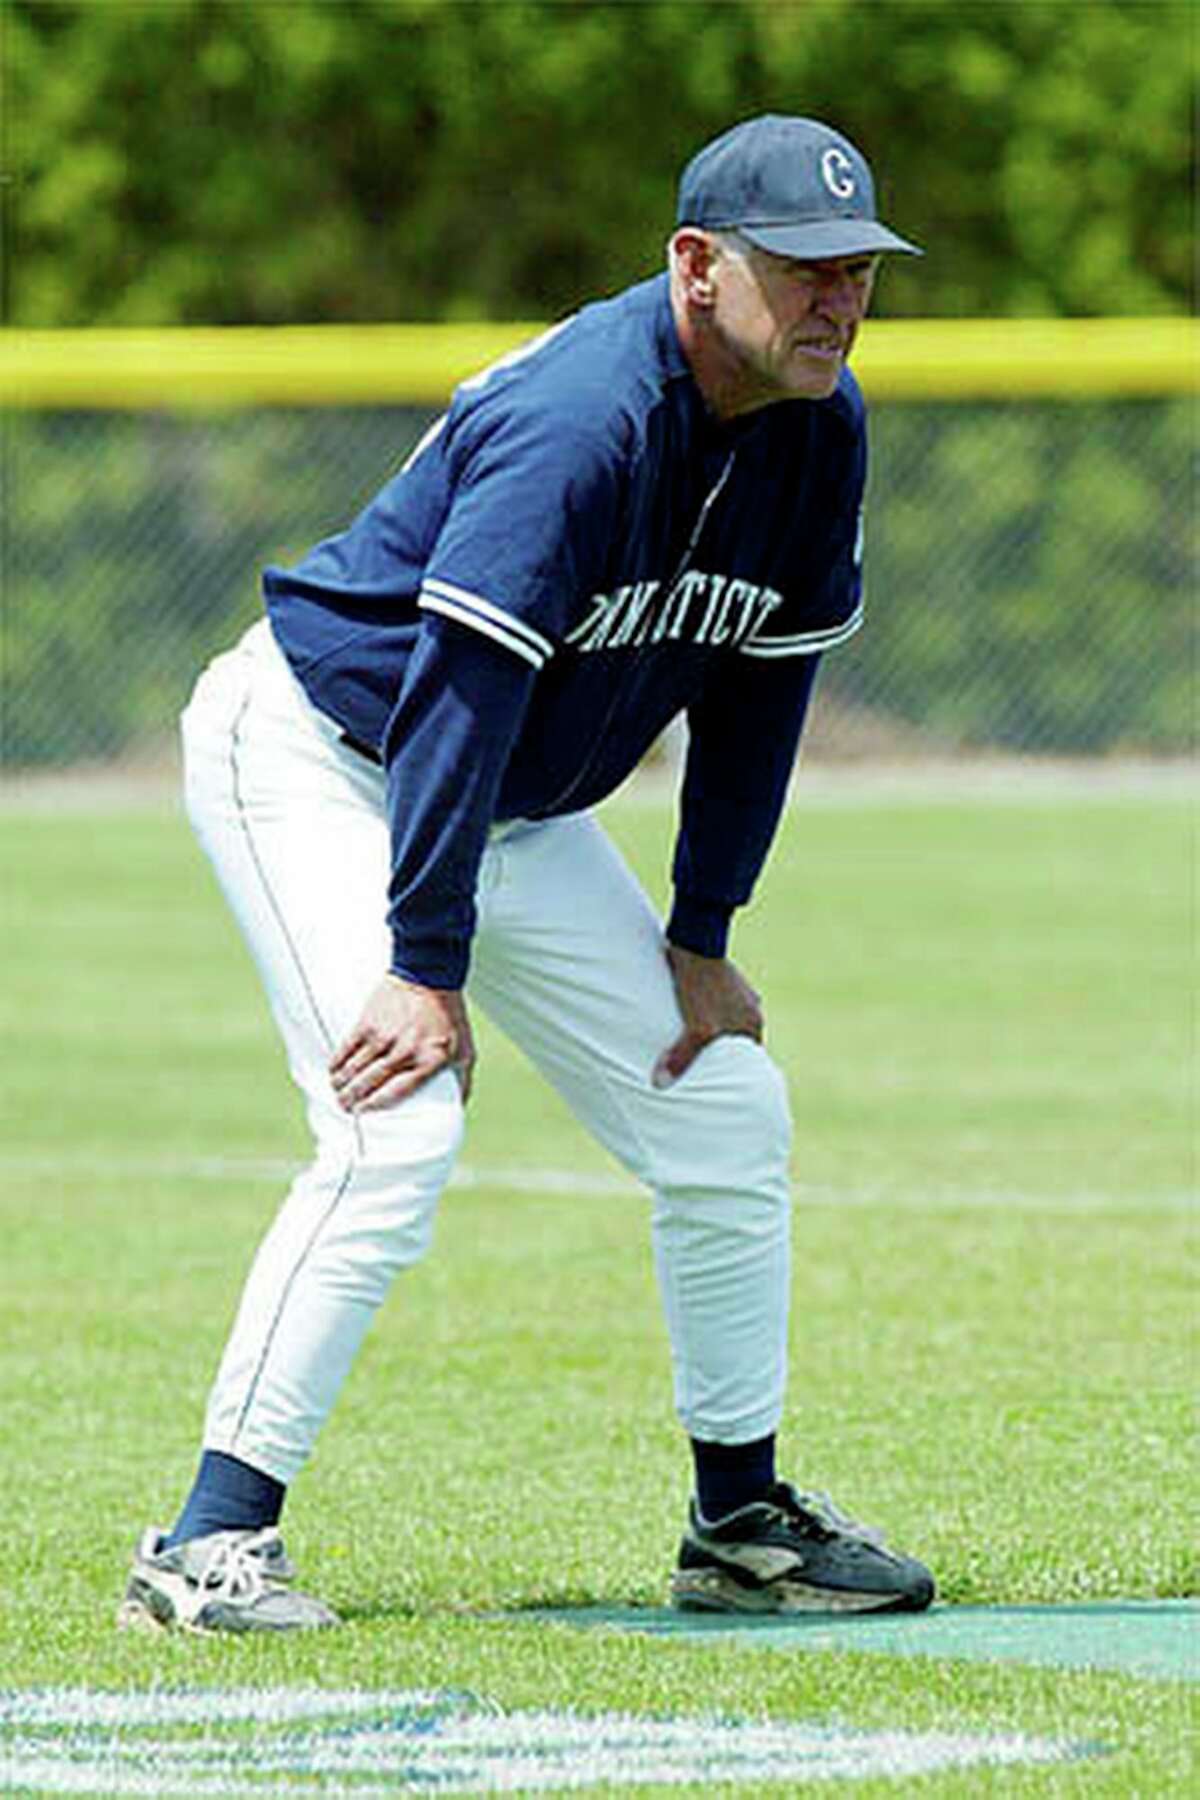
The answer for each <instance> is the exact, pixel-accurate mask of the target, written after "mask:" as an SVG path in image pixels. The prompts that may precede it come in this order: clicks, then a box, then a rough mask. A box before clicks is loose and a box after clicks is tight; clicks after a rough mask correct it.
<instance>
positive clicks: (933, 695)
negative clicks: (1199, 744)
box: [0, 398, 1196, 772]
mask: <svg viewBox="0 0 1200 1800" xmlns="http://www.w3.org/2000/svg"><path fill="white" fill-rule="evenodd" d="M1194 404H1195V403H1194V401H1192V400H1191V399H1189V398H1176V399H1145V400H1124V401H1111V400H1105V401H1092V400H1076V401H1070V402H1054V401H1019V402H1018V401H1014V402H1011V403H1008V402H987V403H984V402H972V403H960V404H955V405H921V404H915V403H908V402H901V401H891V402H884V403H881V404H876V405H875V406H874V407H873V409H872V421H873V427H872V447H873V459H872V475H871V483H870V492H869V505H868V530H867V600H868V623H867V626H866V628H865V629H864V630H863V631H862V632H861V633H860V634H859V635H858V637H857V638H855V639H854V640H852V642H851V643H850V644H848V645H847V646H845V647H844V648H842V649H840V650H838V651H837V652H835V653H833V654H831V655H830V657H829V659H828V661H827V666H826V669H825V671H824V673H823V676H822V681H821V687H820V699H819V704H818V708H817V717H816V719H815V721H814V728H813V732H812V735H811V740H810V750H809V754H810V756H817V757H821V756H827V757H830V758H846V757H855V756H870V757H875V758H878V757H887V756H893V757H898V758H910V757H921V756H937V757H945V756H946V755H957V754H969V753H974V752H981V751H988V752H996V751H1004V752H1019V753H1026V754H1041V755H1057V756H1080V755H1113V754H1138V755H1146V754H1152V755H1178V754H1181V753H1184V752H1186V751H1188V750H1190V749H1191V747H1192V738H1193V724H1194V720H1193V711H1192V708H1193V674H1194V667H1195V611H1194V597H1195V565H1194V552H1195V543H1194V529H1195V519H1196V504H1195V501H1196V494H1195V485H1194V484H1195V471H1194V455H1195V442H1196V437H1195V425H1196V420H1195V411H1194ZM432 416H433V414H432V413H431V412H428V411H424V410H417V409H410V408H404V407H384V408H379V409H364V408H362V407H352V408H344V409H338V408H328V407H315V408H288V407H278V408H274V407H272V408H252V409H244V410H243V409H234V410H229V411H225V412H213V411H204V412H191V413H189V412H186V411H184V412H170V413H167V412H164V413H128V412H115V411H114V412H97V411H87V412H62V411H49V412H40V411H28V412H23V411H16V410H15V411H11V412H9V413H7V414H5V415H4V416H3V420H2V425H0V428H2V429H3V432H4V450H5V454H4V459H3V461H4V472H5V481H6V486H7V489H8V492H7V495H6V498H5V518H6V521H7V523H6V526H5V537H4V543H3V562H2V566H0V576H2V580H3V611H2V620H0V623H2V629H3V643H2V656H3V666H2V677H3V708H2V712H0V763H2V765H3V767H4V769H5V771H6V772H12V771H15V770H22V769H30V768H33V769H36V768H47V767H55V766H64V765H71V764H76V763H80V762H86V761H93V762H94V761H96V760H97V759H105V758H120V757H128V756H129V755H131V754H144V753H146V752H147V751H149V752H151V753H152V752H153V751H154V749H155V747H156V746H166V745H168V744H170V743H171V742H172V740H173V736H174V729H175V720H176V717H177V715H178V712H179V710H180V708H181V706H182V705H183V703H184V700H185V699H186V696H187V693H188V690H189V688H190V685H191V683H192V681H193V680H194V678H195V675H196V673H197V671H198V670H199V668H200V666H201V665H202V664H203V663H204V662H205V660H206V659H207V658H208V657H209V656H210V655H211V654H212V653H213V652H214V651H216V650H218V649H220V648H223V647H225V646H226V645H227V644H228V643H229V642H230V641H231V640H232V639H233V638H234V637H235V636H236V635H237V633H238V632H239V631H240V630H241V628H242V627H243V625H244V624H246V623H248V622H249V621H250V620H251V619H252V618H253V617H255V616H256V614H257V612H258V609H259V601H258V593H257V572H258V569H259V568H260V567H261V565H262V564H263V563H264V562H266V561H274V560H283V561H287V560H290V559H292V558H294V557H296V556H298V555H300V554H301V553H302V552H304V551H305V550H306V549H308V548H309V546H310V545H311V544H312V543H313V542H315V541H316V540H317V538H319V537H321V536H324V535H326V534H328V533H330V532H333V531H336V530H337V529H339V528H340V527H341V525H343V524H344V523H345V522H346V520H347V519H348V518H349V517H350V516H351V515H352V514H353V512H354V511H356V510H357V508H358V507H359V506H360V505H361V504H362V503H363V502H364V501H365V500H366V499H367V498H368V497H369V495H370V494H371V493H372V492H373V491H374V489H375V488H376V487H377V486H378V485H379V483H380V482H381V481H382V480H383V479H384V478H385V477H386V476H387V475H388V474H389V473H391V472H392V471H393V470H394V469H395V468H396V467H397V466H398V464H399V463H400V462H401V461H402V460H403V458H404V456H405V455H406V454H407V452H408V451H409V449H410V448H411V447H412V445H413V444H414V443H415V442H416V440H417V438H418V437H419V436H420V434H421V432H422V431H423V430H424V428H425V426H426V425H427V424H428V422H429V420H430V418H431V417H432Z"/></svg>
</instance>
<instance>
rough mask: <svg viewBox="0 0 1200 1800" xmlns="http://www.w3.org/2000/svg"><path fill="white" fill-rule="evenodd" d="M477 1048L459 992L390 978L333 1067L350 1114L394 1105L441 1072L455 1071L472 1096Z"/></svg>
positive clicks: (340, 1097)
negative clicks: (472, 1075)
mask: <svg viewBox="0 0 1200 1800" xmlns="http://www.w3.org/2000/svg"><path fill="white" fill-rule="evenodd" d="M474 1067H475V1045H474V1041H473V1040H472V1037H471V1021H470V1019H469V1018H468V1017H467V1006H466V1001H465V1000H464V999H463V996H462V994H461V993H460V992H459V991H458V990H457V989H450V988H427V987H420V986H419V985H418V984H417V983H416V982H415V981H405V980H403V979H402V978H401V977H400V976H399V975H385V976H384V978H383V980H382V981H381V982H380V984H379V986H378V987H377V988H376V989H375V991H374V993H373V994H372V995H371V997H370V999H369V1000H368V1001H367V1004H366V1006H365V1007H364V1008H363V1012H362V1017H361V1018H360V1019H359V1021H358V1024H357V1025H356V1026H355V1027H354V1030H353V1031H352V1032H351V1033H350V1035H349V1037H348V1038H347V1039H346V1041H345V1042H344V1043H343V1044H342V1046H341V1048H340V1049H339V1050H338V1051H337V1053H336V1055H335V1056H334V1057H333V1058H332V1060H331V1062H330V1064H329V1076H330V1080H331V1081H332V1083H333V1091H334V1093H335V1094H336V1095H337V1099H338V1105H339V1106H340V1107H341V1108H342V1109H343V1111H345V1112H350V1113H354V1112H377V1111H379V1110H380V1109H381V1108H382V1107H385V1106H395V1105H396V1103H397V1101H399V1100H404V1099H406V1098H407V1096H408V1095H409V1094H411V1093H412V1092H413V1091H414V1089H416V1088H419V1087H420V1086H421V1084H422V1082H425V1081H428V1080H429V1078H430V1076H431V1075H436V1074H437V1073H438V1071H439V1070H440V1069H453V1070H454V1072H455V1073H456V1075H457V1076H458V1079H459V1081H460V1082H461V1084H462V1091H463V1099H464V1100H465V1099H466V1098H467V1096H468V1094H469V1093H470V1091H471V1071H472V1070H473V1069H474Z"/></svg>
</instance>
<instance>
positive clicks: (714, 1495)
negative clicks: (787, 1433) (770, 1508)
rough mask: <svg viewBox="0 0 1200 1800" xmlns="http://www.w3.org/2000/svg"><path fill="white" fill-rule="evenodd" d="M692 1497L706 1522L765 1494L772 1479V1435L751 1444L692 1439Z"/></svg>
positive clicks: (720, 1517)
mask: <svg viewBox="0 0 1200 1800" xmlns="http://www.w3.org/2000/svg"><path fill="white" fill-rule="evenodd" d="M692 1460H693V1462H694V1463H695V1466H696V1500H697V1503H698V1505H699V1507H700V1511H701V1513H702V1514H703V1516H704V1517H705V1518H706V1519H707V1520H708V1522H709V1524H710V1525H713V1524H715V1523H716V1521H717V1520H718V1519H723V1518H724V1517H725V1515H726V1513H731V1512H736V1511H737V1510H738V1508H739V1507H740V1506H749V1505H750V1503H751V1502H752V1501H754V1500H762V1499H764V1498H765V1496H766V1493H767V1490H768V1489H769V1488H770V1486H771V1484H772V1483H773V1481H774V1480H775V1437H774V1434H772V1435H771V1436H770V1437H764V1438H757V1439H756V1440H755V1441H754V1443H752V1444H706V1443H703V1442H702V1441H701V1440H700V1439H699V1438H693V1439H692Z"/></svg>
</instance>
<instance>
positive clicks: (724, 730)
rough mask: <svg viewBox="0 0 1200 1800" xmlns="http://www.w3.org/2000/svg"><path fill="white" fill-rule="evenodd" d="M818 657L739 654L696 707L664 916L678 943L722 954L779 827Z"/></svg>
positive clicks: (708, 953)
mask: <svg viewBox="0 0 1200 1800" xmlns="http://www.w3.org/2000/svg"><path fill="white" fill-rule="evenodd" d="M819 661H820V658H819V656H817V655H816V654H813V653H810V654H808V655H807V656H804V657H788V658H786V659H780V660H774V661H771V660H768V661H766V662H757V663H756V662H751V661H749V660H743V659H739V658H736V657H735V658H732V659H731V661H730V663H729V664H728V665H727V666H726V668H725V669H724V670H723V672H722V675H721V678H720V679H719V680H717V681H714V682H712V683H711V684H710V686H709V688H708V689H706V691H705V693H704V694H703V695H702V696H701V697H700V699H699V701H698V702H696V703H695V704H694V705H693V706H692V707H691V708H690V709H689V712H688V725H689V740H688V753H687V762H686V765H685V769H684V779H683V788H682V793H681V798H680V819H679V833H678V837H677V839H676V844H675V857H674V868H673V880H674V888H675V896H674V904H673V906H672V909H671V916H670V919H669V920H668V923H667V936H668V938H669V939H670V941H671V942H672V943H673V944H678V945H679V946H680V948H681V949H684V950H694V951H696V953H697V954H698V955H700V956H723V955H724V954H725V947H726V942H727V939H728V935H729V922H730V919H731V917H732V915H733V912H734V909H735V908H736V907H739V906H744V905H745V903H746V901H747V900H749V898H750V896H751V894H752V892H753V890H754V885H755V882H756V881H757V879H758V876H759V874H760V872H761V870H762V867H763V864H764V862H765V861H766V857H767V852H768V850H769V849H770V847H771V843H772V840H773V839H774V836H775V832H776V830H777V828H778V825H779V818H780V814H781V813H782V811H783V804H784V801H785V799H786V797H787V791H788V783H789V780H790V778H791V773H792V769H793V767H794V765H795V761H796V752H797V749H798V746H799V743H800V735H801V732H802V731H803V728H804V720H805V716H806V713H807V711H808V703H809V699H810V698H811V695H812V689H813V683H814V682H815V680H816V674H817V668H818V664H819Z"/></svg>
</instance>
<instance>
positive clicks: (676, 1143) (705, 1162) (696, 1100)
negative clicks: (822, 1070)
mask: <svg viewBox="0 0 1200 1800" xmlns="http://www.w3.org/2000/svg"><path fill="white" fill-rule="evenodd" d="M663 1097H664V1100H665V1101H666V1106H665V1107H664V1112H663V1119H662V1126H663V1128H662V1129H660V1130H659V1131H657V1132H656V1133H655V1137H656V1140H657V1143H656V1152H657V1153H656V1155H655V1158H654V1160H655V1164H656V1168H655V1171H654V1184H655V1185H656V1186H668V1187H675V1186H683V1187H693V1188H695V1187H703V1188H725V1189H731V1188H732V1189H741V1190H744V1191H752V1192H756V1193H760V1194H762V1195H764V1196H778V1197H779V1198H780V1199H781V1200H786V1197H787V1191H788V1164H789V1161H790V1157H791V1148H792V1120H791V1109H790V1107H789V1104H788V1095H787V1083H786V1082H785V1080H784V1077H783V1074H782V1072H781V1071H780V1069H779V1068H778V1067H777V1065H776V1064H775V1063H774V1062H773V1061H772V1059H771V1058H770V1056H768V1054H767V1052H766V1051H765V1050H764V1049H763V1047H762V1045H761V1044H756V1043H754V1042H753V1041H752V1040H751V1039H750V1038H742V1037H723V1038H717V1039H716V1040H715V1042H713V1043H711V1044H709V1045H708V1047H707V1048H706V1049H705V1050H703V1051H701V1053H700V1055H699V1056H698V1057H697V1059H696V1061H695V1062H694V1063H693V1064H692V1066H691V1068H690V1069H689V1070H688V1071H687V1072H686V1074H684V1075H683V1076H681V1077H680V1079H679V1080H678V1081H677V1082H676V1083H675V1084H674V1085H673V1086H672V1087H671V1088H669V1089H667V1090H665V1093H664V1096H663Z"/></svg>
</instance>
